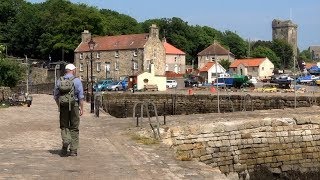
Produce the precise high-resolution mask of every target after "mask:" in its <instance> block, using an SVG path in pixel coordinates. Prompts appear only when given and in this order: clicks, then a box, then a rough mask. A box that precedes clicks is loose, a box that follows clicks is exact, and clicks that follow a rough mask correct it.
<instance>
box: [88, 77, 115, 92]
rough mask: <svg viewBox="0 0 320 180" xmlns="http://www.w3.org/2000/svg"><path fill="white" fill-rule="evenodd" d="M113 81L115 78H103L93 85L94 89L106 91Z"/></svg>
mask: <svg viewBox="0 0 320 180" xmlns="http://www.w3.org/2000/svg"><path fill="white" fill-rule="evenodd" d="M111 83H113V80H111V79H107V80H101V81H99V82H97V83H96V84H95V85H94V86H93V89H94V91H105V90H106V89H107V86H108V85H109V84H111Z"/></svg>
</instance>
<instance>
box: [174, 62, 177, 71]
mask: <svg viewBox="0 0 320 180" xmlns="http://www.w3.org/2000/svg"><path fill="white" fill-rule="evenodd" d="M174 72H175V73H178V65H177V64H175V65H174Z"/></svg>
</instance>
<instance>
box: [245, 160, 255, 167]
mask: <svg viewBox="0 0 320 180" xmlns="http://www.w3.org/2000/svg"><path fill="white" fill-rule="evenodd" d="M246 164H247V165H248V166H250V165H255V164H257V159H247V161H246Z"/></svg>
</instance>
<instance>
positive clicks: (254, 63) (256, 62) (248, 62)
mask: <svg viewBox="0 0 320 180" xmlns="http://www.w3.org/2000/svg"><path fill="white" fill-rule="evenodd" d="M266 59H267V58H249V59H236V60H234V61H233V62H232V63H231V65H230V68H236V67H238V66H239V65H240V64H242V65H244V66H246V67H259V66H260V64H261V63H262V62H263V61H264V60H266Z"/></svg>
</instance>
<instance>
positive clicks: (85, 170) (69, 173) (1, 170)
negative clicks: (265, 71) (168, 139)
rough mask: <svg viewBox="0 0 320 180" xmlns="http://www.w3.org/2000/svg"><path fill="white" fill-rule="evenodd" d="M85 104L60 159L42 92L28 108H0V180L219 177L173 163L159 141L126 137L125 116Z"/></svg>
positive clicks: (52, 115) (54, 114)
mask: <svg viewBox="0 0 320 180" xmlns="http://www.w3.org/2000/svg"><path fill="white" fill-rule="evenodd" d="M100 115H101V116H100V118H95V117H94V116H93V115H92V114H90V113H89V104H85V114H84V115H83V116H82V117H81V123H80V149H79V150H78V154H79V155H78V157H60V156H59V150H60V148H61V139H60V130H59V123H58V111H57V107H56V105H55V102H54V100H53V99H52V97H51V96H48V95H34V99H33V104H32V105H31V107H29V108H28V107H26V106H23V107H10V108H6V109H0V137H1V138H0V179H1V180H2V179H5V180H7V179H10V180H11V179H217V180H220V179H225V176H223V175H221V174H219V172H218V171H217V170H216V169H212V168H210V167H209V166H206V165H204V164H201V163H198V162H193V161H191V162H190V161H189V162H183V161H177V160H175V159H174V158H173V156H172V154H173V153H172V152H171V151H172V150H171V149H170V148H168V147H166V146H164V145H162V144H157V145H142V144H138V143H136V142H135V141H133V140H131V139H130V136H129V135H128V133H127V131H126V129H128V128H130V127H133V126H134V124H133V122H131V119H129V118H127V119H116V118H113V117H111V116H108V115H105V114H100Z"/></svg>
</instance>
